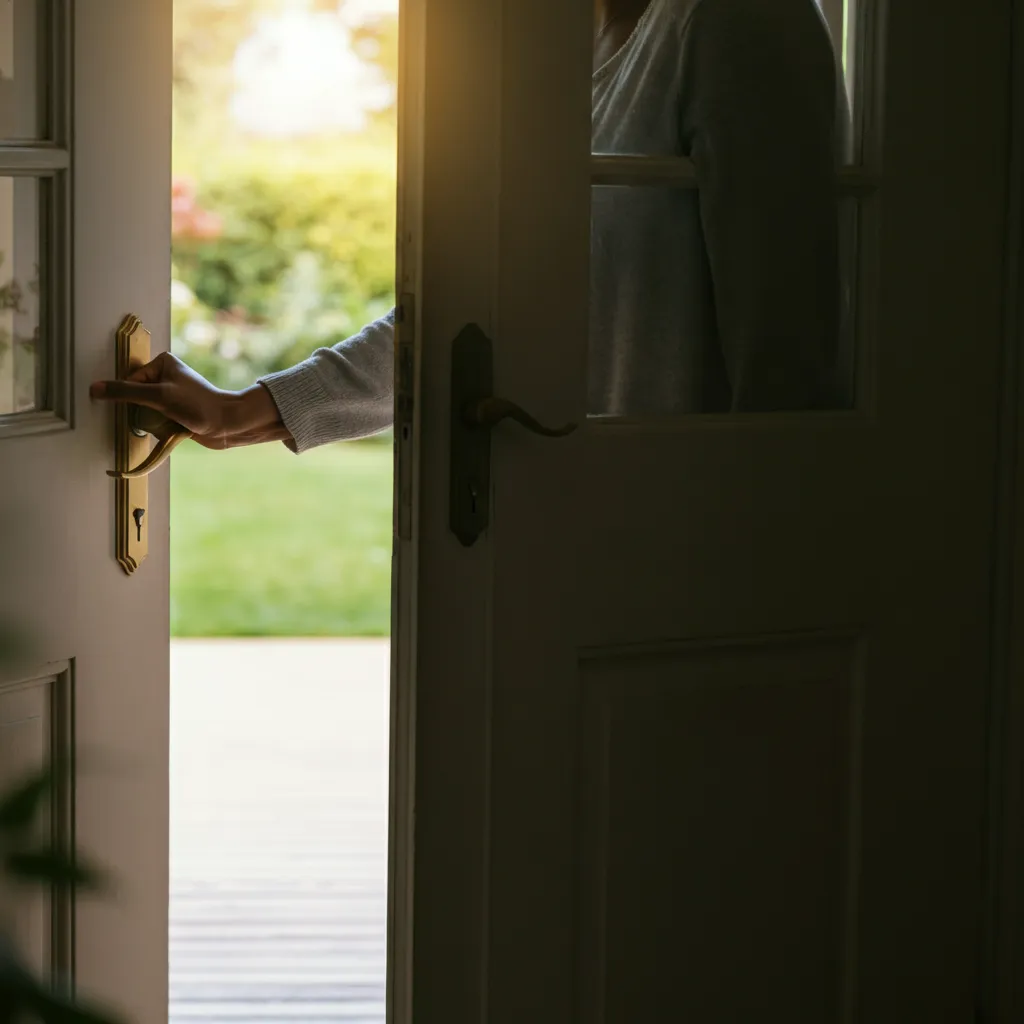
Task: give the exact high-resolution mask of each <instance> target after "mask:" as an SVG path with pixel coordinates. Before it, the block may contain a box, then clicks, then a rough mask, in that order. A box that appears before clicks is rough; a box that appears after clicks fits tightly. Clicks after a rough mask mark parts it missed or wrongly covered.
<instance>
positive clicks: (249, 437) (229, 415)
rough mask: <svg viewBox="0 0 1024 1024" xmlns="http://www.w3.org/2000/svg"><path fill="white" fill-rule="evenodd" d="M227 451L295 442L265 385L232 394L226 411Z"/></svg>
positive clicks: (224, 442)
mask: <svg viewBox="0 0 1024 1024" xmlns="http://www.w3.org/2000/svg"><path fill="white" fill-rule="evenodd" d="M221 439H222V440H223V447H224V448H240V447H243V446H245V445H251V444H266V443H267V442H270V441H284V442H288V441H291V440H292V436H291V433H290V432H289V430H288V428H287V427H286V426H285V425H284V421H283V420H282V418H281V413H280V411H279V410H278V408H277V404H276V403H275V401H274V398H273V396H272V395H271V394H270V392H269V391H268V390H267V388H266V387H264V386H263V385H262V384H253V385H252V387H248V388H245V389H244V390H242V391H235V392H232V393H231V394H230V396H229V399H228V401H227V403H226V404H225V408H224V424H223V429H222V431H221Z"/></svg>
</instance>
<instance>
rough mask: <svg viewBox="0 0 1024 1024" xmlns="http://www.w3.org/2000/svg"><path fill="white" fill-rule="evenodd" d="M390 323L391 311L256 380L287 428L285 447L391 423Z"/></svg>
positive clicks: (350, 436)
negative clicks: (297, 360) (338, 340)
mask: <svg viewBox="0 0 1024 1024" xmlns="http://www.w3.org/2000/svg"><path fill="white" fill-rule="evenodd" d="M394 327H395V320H394V311H392V312H391V313H389V314H388V315H387V316H386V317H383V318H382V319H380V320H377V321H375V322H374V323H372V324H368V325H367V326H366V327H364V328H363V329H362V330H361V331H360V332H359V333H358V334H356V335H355V336H354V337H352V338H349V339H347V340H346V341H344V342H342V343H341V344H339V345H335V346H334V347H333V348H323V349H318V350H317V351H316V352H314V353H313V355H311V356H310V357H309V359H306V360H304V361H303V362H301V363H299V364H298V365H297V366H293V367H291V368H290V369H288V370H284V371H282V372H281V373H275V374H270V375H269V376H267V377H264V378H262V379H261V384H262V386H263V387H265V389H266V390H267V392H268V393H269V396H270V397H271V399H272V401H273V403H274V405H275V406H276V409H277V412H278V415H279V422H280V423H281V424H282V425H283V427H284V428H285V429H286V430H287V431H288V433H289V436H290V439H289V437H285V438H284V439H283V440H284V441H285V443H286V444H287V445H288V447H290V448H291V449H292V450H293V451H296V452H302V451H306V450H308V449H310V448H314V447H316V446H317V445H321V444H328V443H330V442H332V441H346V440H354V439H356V438H360V437H368V436H370V435H371V434H376V433H379V432H380V431H382V430H385V429H387V428H388V427H389V426H390V425H391V422H392V419H393V416H394V335H395V331H394ZM259 429H267V427H261V428H259Z"/></svg>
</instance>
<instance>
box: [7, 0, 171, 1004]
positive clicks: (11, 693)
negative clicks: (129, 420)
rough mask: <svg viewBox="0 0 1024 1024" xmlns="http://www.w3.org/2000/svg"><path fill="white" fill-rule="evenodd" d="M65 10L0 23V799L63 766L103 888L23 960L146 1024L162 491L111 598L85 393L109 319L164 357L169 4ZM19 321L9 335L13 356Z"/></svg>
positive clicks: (109, 362)
mask: <svg viewBox="0 0 1024 1024" xmlns="http://www.w3.org/2000/svg"><path fill="white" fill-rule="evenodd" d="M73 6H74V5H72V4H68V3H63V2H61V0H50V2H43V0H35V2H34V3H31V2H29V3H23V2H16V3H15V4H13V5H10V4H7V5H5V7H4V14H3V15H0V17H7V18H8V19H9V18H10V16H11V11H12V10H13V16H14V19H15V25H14V35H15V38H16V39H22V38H23V37H24V34H25V33H26V32H28V33H29V34H30V35H31V30H32V26H33V25H36V26H37V28H36V30H37V32H39V33H41V34H40V35H39V37H38V38H39V40H40V46H39V48H38V51H37V55H38V60H37V62H36V67H35V71H36V72H37V73H38V75H39V76H40V77H39V79H38V82H37V84H36V85H35V86H33V84H32V81H31V75H32V73H33V64H32V61H31V59H30V57H31V52H32V51H31V50H28V51H26V50H25V49H23V48H22V47H21V46H18V47H16V49H15V50H14V51H12V54H13V59H14V60H15V61H16V62H17V63H16V65H15V68H14V76H13V82H14V87H15V88H16V90H17V93H16V99H17V103H16V104H15V106H16V107H17V108H18V109H27V108H28V107H29V106H31V103H30V99H25V97H30V98H31V97H32V96H33V95H36V96H38V97H41V98H42V100H43V102H42V107H43V110H42V113H41V114H40V116H39V118H38V123H37V125H36V126H35V127H36V128H37V129H38V130H37V131H36V138H34V139H33V138H29V139H27V140H26V138H25V136H26V135H30V134H31V131H30V129H31V127H32V126H31V125H29V127H18V124H21V125H25V124H28V122H27V121H25V120H24V118H23V119H22V121H21V122H18V124H16V125H15V127H14V128H12V129H10V130H8V131H7V132H5V134H6V135H7V136H8V137H10V136H12V135H13V136H14V137H15V138H20V139H21V140H22V141H19V142H18V143H13V142H6V143H4V144H2V145H0V178H3V179H6V180H10V178H11V176H12V175H13V180H14V183H15V189H14V201H13V203H12V204H11V205H10V207H9V210H10V212H11V213H13V224H14V227H15V228H16V229H17V230H18V231H19V232H20V235H19V237H25V238H31V237H32V234H31V231H32V225H33V224H36V223H37V224H39V231H38V238H39V258H38V260H37V261H35V262H38V264H39V269H40V278H39V284H38V297H37V301H38V311H39V331H38V334H34V333H32V332H28V334H27V337H28V340H29V341H30V342H31V344H26V345H25V348H26V350H28V349H31V350H32V354H33V356H34V362H33V365H35V366H37V367H39V368H40V372H39V374H38V376H37V379H36V381H35V383H34V387H33V393H34V396H35V398H34V400H33V402H32V403H31V408H29V407H28V404H27V403H25V402H21V404H20V405H18V410H19V411H12V410H11V403H10V402H8V403H7V405H6V406H5V405H3V404H2V403H3V399H2V398H0V413H4V414H5V415H0V480H3V481H5V483H6V484H7V486H6V487H5V488H4V489H3V491H2V494H3V500H2V506H3V507H2V511H3V526H2V546H0V561H2V566H0V580H2V598H0V623H2V624H3V626H5V627H7V628H8V629H14V630H15V631H17V633H18V634H19V635H20V636H22V637H23V638H24V639H25V640H26V643H27V646H26V649H25V650H26V653H25V655H24V656H23V657H22V658H21V659H20V662H19V664H18V665H10V664H4V665H2V666H0V709H2V710H0V715H10V716H12V718H13V719H15V720H16V723H17V724H16V725H15V727H14V730H13V732H10V731H7V730H5V732H4V740H3V742H4V755H3V756H2V757H0V788H3V787H6V785H8V784H9V783H10V782H11V781H13V778H14V777H17V773H20V772H22V771H24V770H25V769H26V768H28V767H38V766H39V759H40V758H41V757H42V756H43V755H45V754H46V753H48V752H49V753H53V754H55V755H58V756H60V757H61V758H62V759H64V760H66V761H68V762H69V763H70V764H71V765H72V766H74V771H73V774H72V778H69V780H68V784H67V786H65V787H63V788H61V789H59V796H58V805H60V803H61V801H63V802H64V804H65V806H64V807H63V811H61V810H60V807H59V806H58V808H57V810H56V811H55V818H54V825H55V827H58V828H59V831H60V833H62V834H61V835H60V837H59V838H60V839H61V840H62V841H66V842H68V843H70V842H72V841H73V842H74V843H75V844H76V845H77V846H78V847H79V848H80V849H81V850H83V851H84V852H85V854H87V855H88V857H89V858H90V860H91V861H93V862H95V863H98V864H100V865H102V866H103V867H104V868H106V869H107V870H108V871H109V873H110V875H111V877H112V879H113V881H114V887H113V891H112V893H111V894H110V895H109V896H108V897H105V898H100V897H96V898H93V897H90V898H88V899H85V898H83V899H80V900H79V901H78V902H77V904H76V906H75V907H74V913H72V912H71V908H70V906H67V907H64V908H63V909H61V908H57V911H59V912H55V913H53V914H51V913H49V912H44V917H45V918H46V919H47V920H49V921H52V934H50V935H49V936H48V937H46V936H44V937H43V938H42V939H40V933H39V932H38V930H36V931H35V933H34V938H33V940H32V950H31V951H30V955H32V956H33V957H34V958H36V959H38V957H39V956H40V955H42V956H43V958H44V959H48V961H49V962H48V963H47V964H44V965H43V966H46V967H52V968H54V969H56V970H59V971H61V972H64V971H66V970H71V969H73V973H74V976H75V980H76V984H77V987H78V989H79V990H80V992H81V993H82V994H83V995H87V996H89V997H92V998H94V999H96V1000H98V1001H100V1002H101V1003H104V1004H106V1005H111V1006H113V1007H115V1008H117V1009H118V1010H120V1011H121V1012H122V1013H123V1015H124V1017H125V1018H126V1019H128V1020H133V1021H143V1020H146V1021H157V1020H161V1019H164V1018H165V1017H166V1012H167V969H166V965H167V959H166V948H167V717H168V712H167V704H168V693H167V684H168V650H169V645H168V603H169V602H168V579H169V576H168V564H167V558H168V545H167V537H168V528H167V523H168V519H167V512H168V497H167V480H166V471H164V472H163V473H158V474H157V475H156V476H155V477H154V478H153V479H152V480H151V482H150V492H149V493H150V508H148V509H147V516H146V522H147V524H148V525H149V531H150V537H149V558H148V560H147V561H146V562H145V563H144V564H143V566H142V568H141V570H140V571H139V572H137V573H136V574H135V576H133V577H131V578H129V577H128V576H127V575H125V573H124V572H123V571H122V570H121V568H120V567H119V565H118V563H117V561H116V558H115V547H114V542H115V533H114V511H115V510H114V484H113V481H112V480H111V479H110V478H109V477H108V476H107V475H106V471H107V470H108V469H112V468H113V464H114V441H113V416H112V414H111V410H110V409H109V407H107V406H103V407H102V408H101V407H99V406H95V407H94V406H93V405H92V404H91V403H90V401H89V398H88V386H89V383H90V381H92V380H95V379H102V378H105V377H109V376H111V375H112V371H113V369H114V356H115V347H114V332H115V331H116V329H117V327H118V325H119V323H120V321H121V319H122V317H123V316H124V315H125V314H126V313H128V312H134V313H136V314H138V315H139V316H140V317H141V318H142V319H143V321H144V322H145V323H146V324H147V326H148V327H149V328H150V329H151V330H152V331H153V334H154V340H155V344H157V345H160V344H161V343H163V342H164V341H165V339H166V337H167V330H168V322H169V286H168V281H169V280H170V277H169V274H170V265H169V253H170V209H169V205H170V204H169V200H168V197H169V195H170V81H171V69H170V54H171V3H170V0H156V2H147V3H145V4H138V3H132V2H128V0H96V2H90V4H89V5H88V11H85V10H83V9H81V5H78V7H79V9H78V10H77V12H75V13H77V17H75V16H74V14H73V11H72V7H73ZM36 16H38V21H36V20H35V19H36ZM7 38H8V37H7V36H6V34H5V36H4V41H3V42H0V68H2V69H3V71H4V76H5V79H4V82H3V83H0V90H6V91H7V93H8V95H7V96H5V97H3V100H2V102H7V100H9V99H10V95H9V94H10V90H11V88H12V85H11V81H8V80H7V79H8V78H9V77H10V75H9V74H8V68H7V67H6V65H5V64H4V57H3V49H4V45H5V44H6V41H7ZM12 54H11V53H9V54H8V55H7V56H8V57H11V56H12ZM44 57H45V59H44ZM33 88H35V90H36V91H35V93H33V92H32V89H33ZM72 96H73V97H74V103H73V105H72V103H71V97H72ZM2 109H3V110H5V111H7V112H8V113H10V110H11V109H13V108H12V107H11V106H10V103H7V106H4V107H3V108H2ZM72 139H73V145H72V142H71V140H72ZM33 183H37V184H36V185H34V186H33ZM19 193H20V194H19ZM35 195H38V196H39V197H40V201H39V203H38V205H36V206H35V207H34V206H33V197H34V196H35ZM5 209H7V207H2V206H0V236H2V235H3V231H4V230H5V224H4V220H3V216H4V214H3V211H4V210H5ZM36 218H38V219H36ZM6 230H7V231H8V234H10V231H11V225H10V223H9V221H8V224H7V225H6ZM25 244H26V245H28V243H25ZM29 255H30V254H29V252H28V250H27V249H26V250H25V257H26V260H27V261H28V262H33V261H31V260H29ZM16 258H17V253H16ZM28 294H30V290H29V289H26V295H28ZM19 315H20V314H18V315H16V316H15V317H14V320H15V324H14V325H13V326H15V327H17V329H18V330H19V332H20V333H21V334H22V335H26V331H23V330H22V329H21V328H20V327H18V326H17V320H18V316H19ZM3 365H4V364H3V363H2V362H0V394H4V393H5V392H4V391H3V381H4V375H3V371H2V367H3ZM9 379H10V377H9V376H8V380H9ZM16 382H17V383H18V384H19V385H20V384H21V377H20V376H18V377H17V379H16ZM7 413H10V414H9V415H7ZM18 737H21V738H20V739H19V738H18ZM9 738H11V740H10V741H9ZM15 747H17V748H18V749H19V750H20V754H19V755H18V756H17V757H14V756H13V754H12V755H11V760H8V756H7V755H8V753H9V752H11V751H13V750H14V748H15ZM40 951H41V952H40Z"/></svg>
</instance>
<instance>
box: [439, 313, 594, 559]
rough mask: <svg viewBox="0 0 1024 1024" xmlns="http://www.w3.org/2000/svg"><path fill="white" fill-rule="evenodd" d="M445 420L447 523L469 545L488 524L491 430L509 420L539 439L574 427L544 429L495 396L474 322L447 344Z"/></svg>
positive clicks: (490, 363)
mask: <svg viewBox="0 0 1024 1024" xmlns="http://www.w3.org/2000/svg"><path fill="white" fill-rule="evenodd" d="M481 396H483V397H481ZM450 416H451V420H450V423H451V439H450V443H451V454H450V468H449V472H450V473H451V479H450V496H449V505H448V523H449V526H450V527H451V531H452V533H454V534H455V536H456V537H458V539H459V541H460V543H462V544H463V545H465V546H466V547H472V546H473V545H474V544H475V543H476V542H477V540H479V539H480V535H481V534H482V533H483V532H484V531H485V530H486V529H487V527H488V525H489V524H490V521H491V428H493V427H496V426H497V425H498V424H499V423H501V422H503V421H504V420H512V422H513V423H518V424H519V426H521V427H522V428H523V429H524V430H528V431H529V432H530V433H531V434H536V435H537V436H538V437H567V436H568V435H569V434H571V433H573V431H575V430H576V424H575V423H567V424H566V425H565V426H564V427H546V426H544V424H543V423H539V422H538V421H537V420H536V419H534V418H533V416H531V415H530V414H529V413H528V412H526V410H525V409H523V408H521V407H520V406H518V405H516V403H515V402H510V401H508V399H505V398H495V397H494V348H493V346H492V345H491V339H490V338H488V337H487V335H486V334H484V332H483V330H482V329H481V328H480V327H479V326H478V325H477V324H467V325H466V326H465V327H463V329H462V330H461V331H459V333H458V335H457V336H456V338H455V340H454V341H453V342H452V389H451V413H450Z"/></svg>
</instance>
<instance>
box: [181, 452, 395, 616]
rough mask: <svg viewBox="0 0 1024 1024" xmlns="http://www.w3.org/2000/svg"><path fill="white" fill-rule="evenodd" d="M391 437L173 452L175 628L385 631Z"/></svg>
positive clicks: (388, 591)
mask: <svg viewBox="0 0 1024 1024" xmlns="http://www.w3.org/2000/svg"><path fill="white" fill-rule="evenodd" d="M391 459H392V452H391V446H390V445H388V444H385V443H361V444H344V445H331V446H328V447H325V448H321V449H316V450H314V451H311V452H307V453H306V454H305V455H302V456H298V457H296V456H295V455H293V454H291V453H290V452H289V451H287V450H286V449H285V448H284V446H283V445H279V444H273V445H259V446H256V447H252V448H240V449H236V450H235V451H229V452H210V451H207V450H206V449H204V448H201V447H199V446H198V445H194V444H191V443H189V444H185V445H183V446H182V447H181V448H179V449H178V451H177V452H175V454H174V458H173V459H172V460H171V464H172V468H171V496H172V497H171V508H172V513H171V632H172V634H173V635H175V636H386V635H387V634H388V632H389V616H390V604H391V479H392V464H391Z"/></svg>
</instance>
